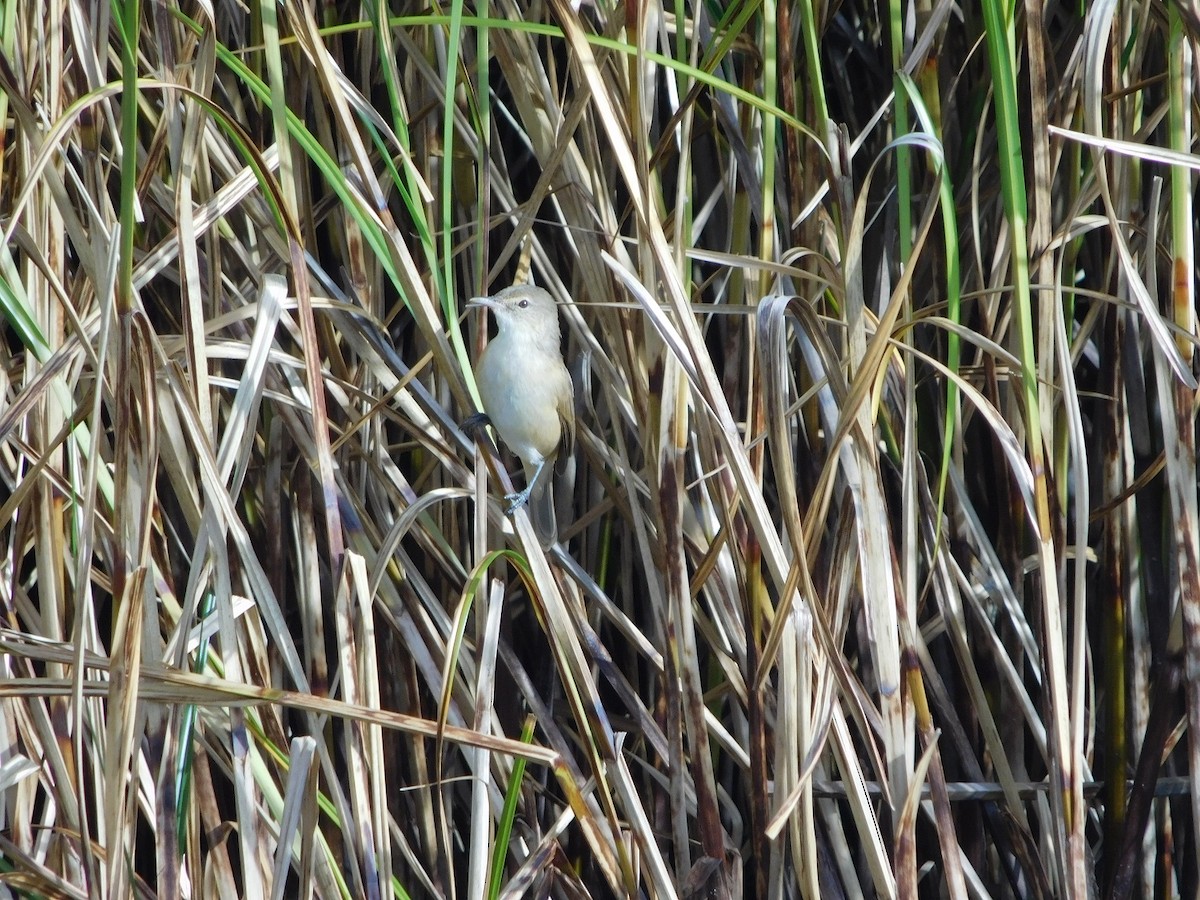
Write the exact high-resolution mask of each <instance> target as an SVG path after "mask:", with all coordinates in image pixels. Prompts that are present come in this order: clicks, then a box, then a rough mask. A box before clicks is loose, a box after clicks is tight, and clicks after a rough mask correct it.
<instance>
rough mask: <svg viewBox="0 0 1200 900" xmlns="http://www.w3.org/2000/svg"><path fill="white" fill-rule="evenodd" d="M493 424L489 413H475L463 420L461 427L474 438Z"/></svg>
mask: <svg viewBox="0 0 1200 900" xmlns="http://www.w3.org/2000/svg"><path fill="white" fill-rule="evenodd" d="M491 424H492V420H491V419H489V418H488V416H487V413H475V414H473V415H470V416H467V417H466V418H465V419H463V421H462V424H461V425H460V426H459V427H460V428H462V430H463V431H465V432H466V433H467V434H469V435H471V436H474V435H475V434H477V433H478V432H480V431H482V430H483V429H484V428H486V427H487V426H489V425H491Z"/></svg>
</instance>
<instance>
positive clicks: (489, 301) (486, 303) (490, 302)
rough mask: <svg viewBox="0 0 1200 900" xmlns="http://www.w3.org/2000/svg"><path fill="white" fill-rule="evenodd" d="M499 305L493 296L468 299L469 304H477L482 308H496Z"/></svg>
mask: <svg viewBox="0 0 1200 900" xmlns="http://www.w3.org/2000/svg"><path fill="white" fill-rule="evenodd" d="M499 305H500V304H499V303H497V302H496V300H495V299H493V298H492V297H472V298H471V299H470V300H468V301H467V306H475V307H480V308H482V309H495V308H496V307H497V306H499Z"/></svg>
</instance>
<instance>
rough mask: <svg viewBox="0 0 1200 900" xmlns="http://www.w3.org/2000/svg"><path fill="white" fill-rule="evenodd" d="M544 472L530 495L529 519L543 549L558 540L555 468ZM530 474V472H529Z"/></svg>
mask: <svg viewBox="0 0 1200 900" xmlns="http://www.w3.org/2000/svg"><path fill="white" fill-rule="evenodd" d="M548 468H549V471H544V472H542V477H541V478H538V479H536V480H535V481H534V484H533V491H532V493H530V495H529V519H530V521H531V522H532V523H533V530H534V533H535V534H537V536H538V541H539V542H540V543H541V545H542V549H543V550H549V549H550V547H551V546H552V545H553V544H554V542H555V541H557V540H558V519H557V517H556V516H555V514H554V470H553V468H552V467H548ZM527 474H528V473H527Z"/></svg>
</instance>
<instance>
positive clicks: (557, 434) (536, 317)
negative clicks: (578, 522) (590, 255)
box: [468, 284, 575, 547]
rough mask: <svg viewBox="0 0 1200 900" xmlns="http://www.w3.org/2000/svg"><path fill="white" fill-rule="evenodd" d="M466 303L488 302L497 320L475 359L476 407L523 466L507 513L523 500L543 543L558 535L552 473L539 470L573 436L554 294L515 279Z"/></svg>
mask: <svg viewBox="0 0 1200 900" xmlns="http://www.w3.org/2000/svg"><path fill="white" fill-rule="evenodd" d="M468 305H469V306H478V307H484V308H487V309H490V310H491V311H492V313H493V314H494V315H495V316H496V323H497V324H498V325H499V327H500V332H499V334H497V335H496V337H494V338H493V339H492V340H491V342H490V343H489V344H488V345H487V349H486V350H484V351H483V356H481V357H480V358H479V363H478V364H477V365H476V366H475V380H476V381H477V382H478V383H479V395H480V397H481V398H482V400H483V411H484V413H486V414H487V417H488V419H490V420H491V423H492V425H493V426H495V429H496V431H497V432H498V433H499V434H500V439H501V440H502V441H504V443H505V444H507V445H508V448H509V449H510V450H512V452H513V453H515V454H516V455H517V456H519V457H520V458H521V464H522V466H523V467H524V469H525V490H523V491H519V492H517V493H515V494H509V495H508V496H507V497H506V498H505V499H506V500H508V501H509V506H508V510H507V512H508V513H509V514H511V513H512V512H513V511H515V510H516V509H518V508H519V507H520V506H521V505H522V504H524V503H529V515H530V518H531V520H532V522H533V528H534V531H535V532H536V533H537V536H538V540H540V541H541V543H542V546H543V547H549V546H550V545H551V544H553V543H554V542H555V541H556V540H557V539H558V523H557V521H556V519H555V513H554V474H553V471H550V472H545V473H544V474H543V470H544V469H545V468H546V464H547V463H550V464H551V469H552V470H553V463H554V460H555V459H556V458H557V457H558V456H559V455H560V454H561V455H563V456H569V455H570V453H571V447H572V445H573V444H574V442H575V402H574V393H575V392H574V389H573V388H572V385H571V374H570V373H569V372H568V371H567V367H566V366H565V365H563V358H562V349H561V348H560V346H559V342H560V340H561V332H560V331H559V325H558V307H557V306H555V303H554V298H553V297H551V296H550V294H548V293H547V292H546V291H544V290H543V289H542V288H539V287H533V286H532V285H528V284H517V285H513V286H512V287H510V288H505V289H504V290H502V291H500V293H498V294H495V295H494V296H491V297H475V298H473V299H472V300H471V301H470V303H469V304H468Z"/></svg>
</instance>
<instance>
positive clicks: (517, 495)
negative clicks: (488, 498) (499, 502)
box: [504, 485, 533, 516]
mask: <svg viewBox="0 0 1200 900" xmlns="http://www.w3.org/2000/svg"><path fill="white" fill-rule="evenodd" d="M531 490H533V485H530V486H529V487H527V488H525V490H523V491H514V492H513V493H511V494H505V495H504V499H505V500H507V501H508V509H506V510H504V514H505V515H506V516H511V515H512V514H513V513H515V512H516V511H517V510H518V509H520V508H521V507H522V506H524V505H525V504H526V503H528V502H529V492H530V491H531Z"/></svg>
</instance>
